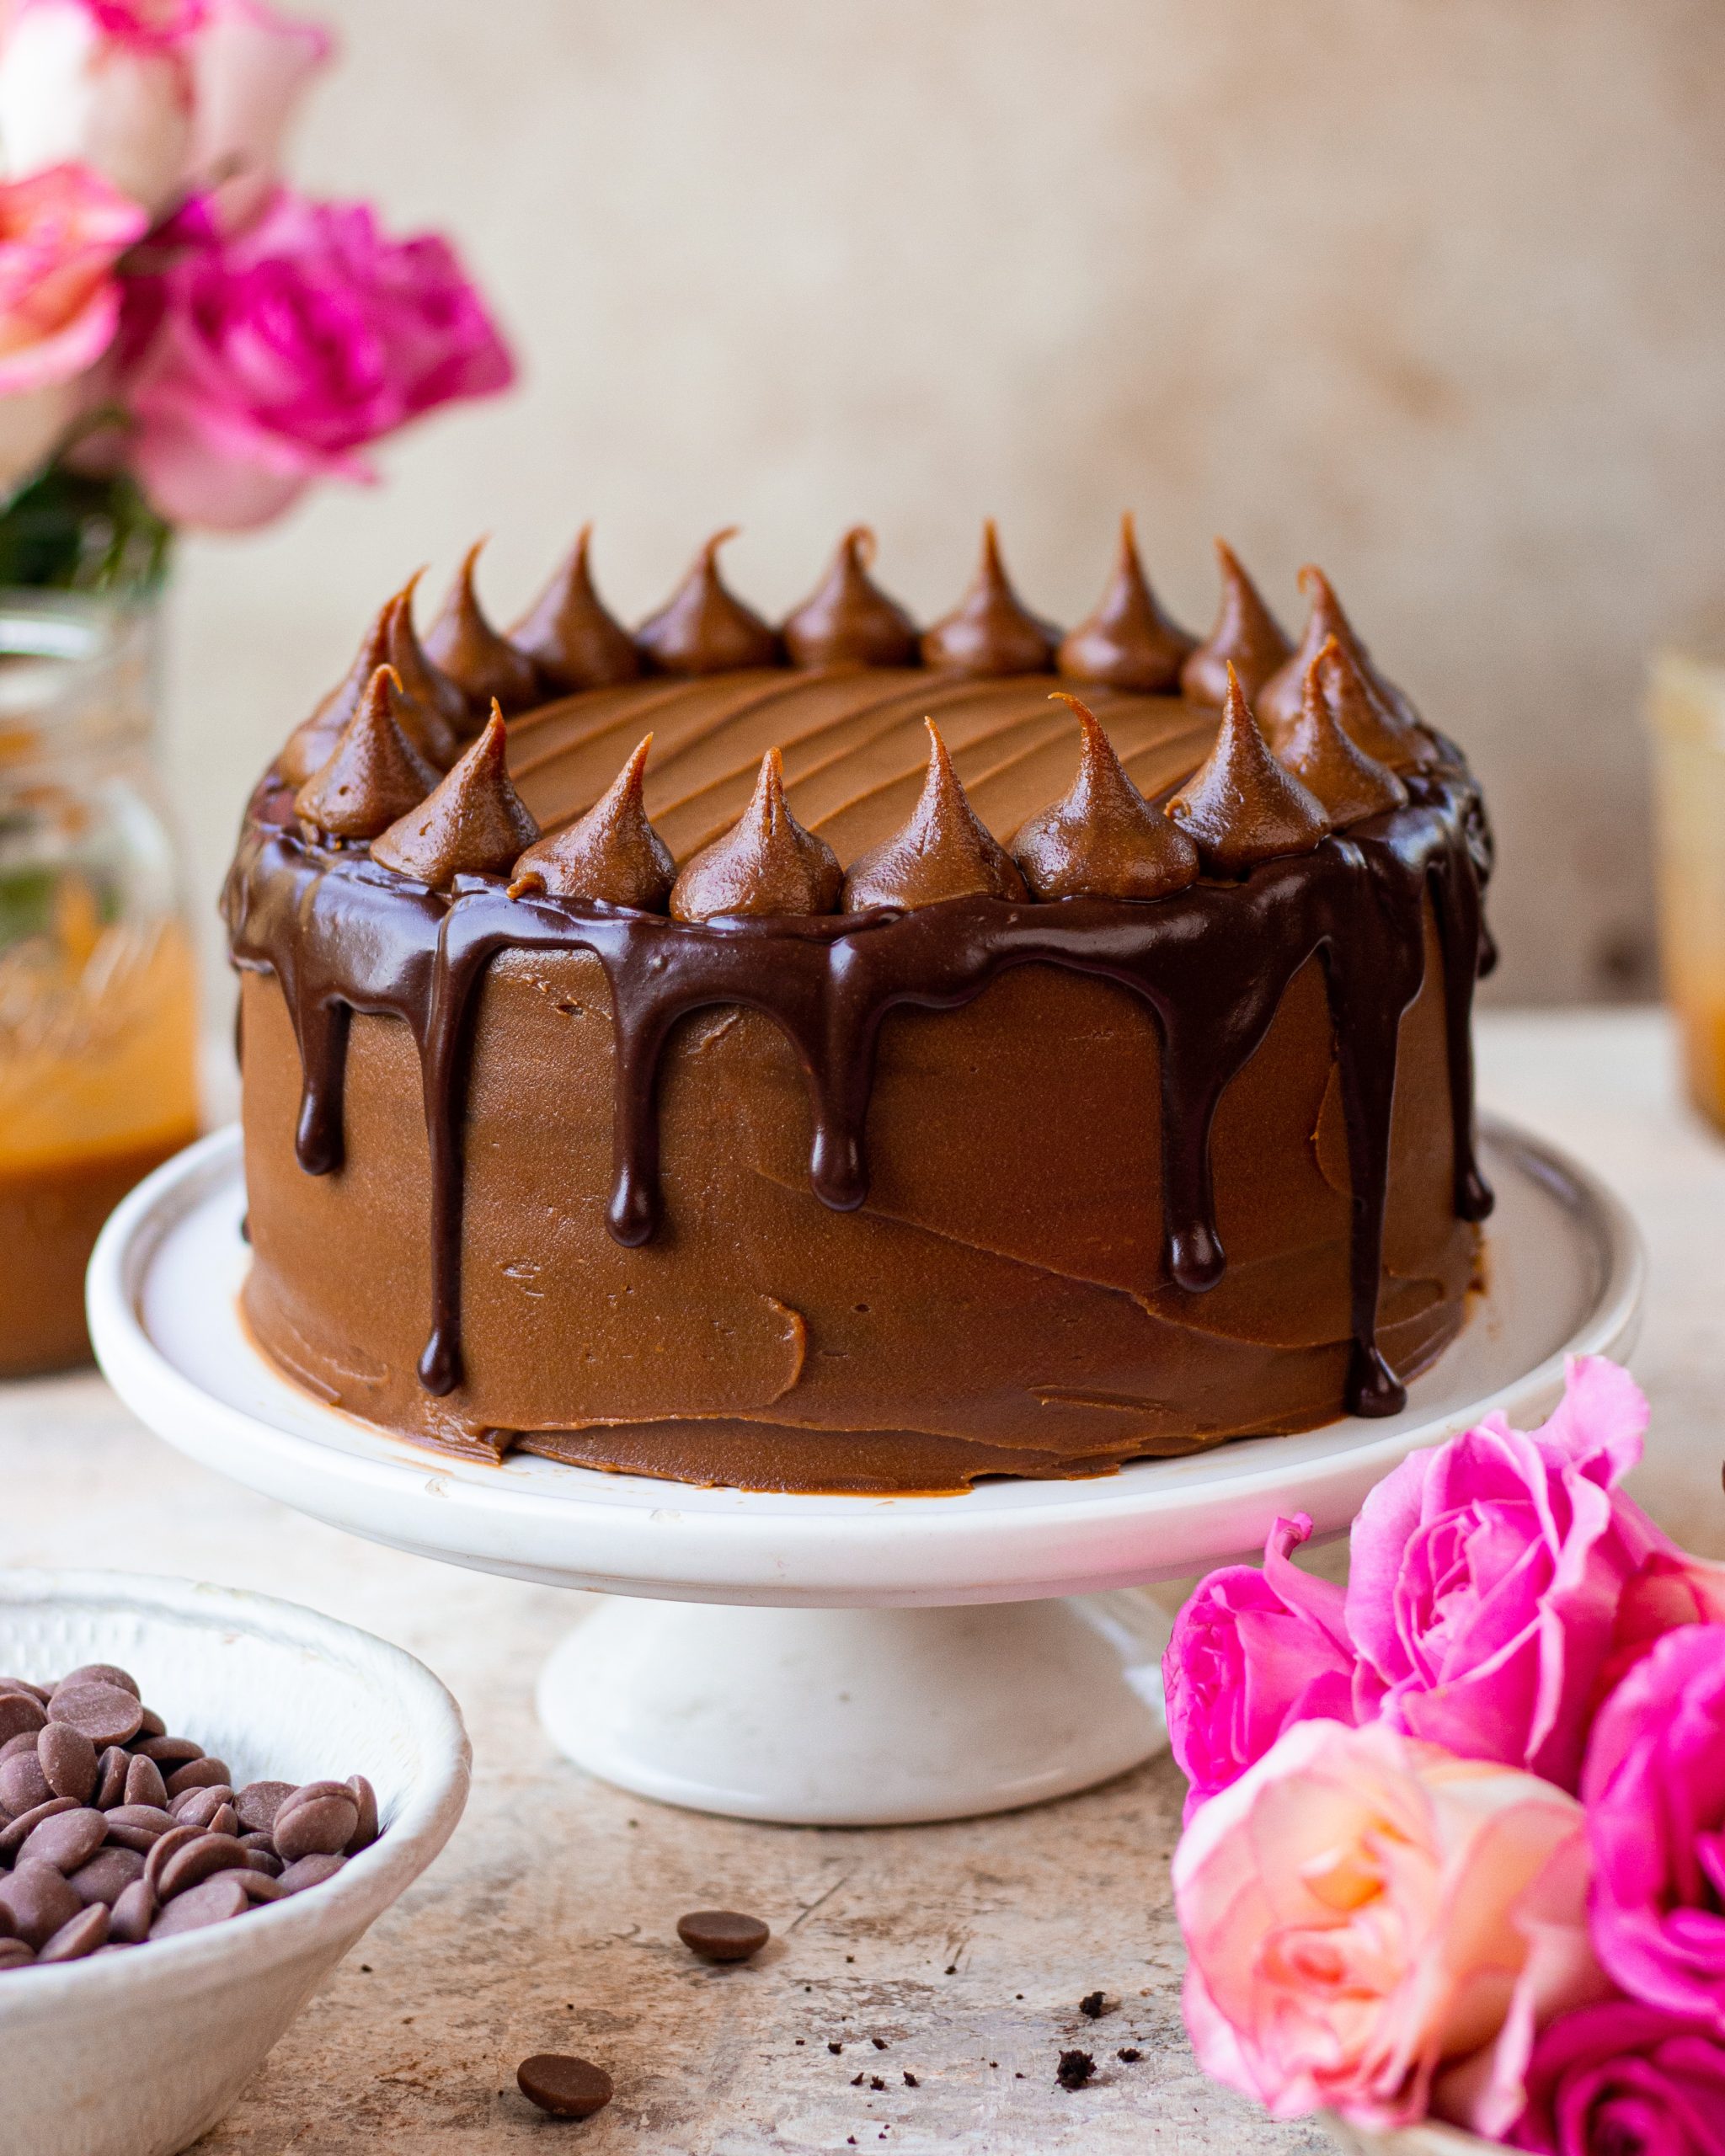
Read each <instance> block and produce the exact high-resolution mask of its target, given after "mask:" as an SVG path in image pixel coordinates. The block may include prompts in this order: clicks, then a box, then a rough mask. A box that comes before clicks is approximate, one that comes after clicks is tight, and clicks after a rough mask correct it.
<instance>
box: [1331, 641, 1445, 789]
mask: <svg viewBox="0 0 1725 2156" xmlns="http://www.w3.org/2000/svg"><path fill="white" fill-rule="evenodd" d="M1314 663H1315V664H1316V669H1317V678H1318V686H1320V687H1321V688H1322V691H1323V694H1324V702H1326V703H1327V705H1328V706H1329V707H1330V709H1331V710H1332V712H1334V713H1335V715H1336V720H1337V723H1338V725H1339V726H1340V727H1341V728H1342V731H1343V733H1344V734H1346V735H1347V736H1348V739H1349V740H1350V741H1351V742H1352V743H1353V744H1354V747H1355V748H1356V749H1358V750H1359V751H1360V752H1361V754H1362V755H1367V756H1370V757H1371V758H1372V760H1374V761H1375V762H1376V763H1380V764H1382V765H1383V766H1385V767H1386V769H1388V770H1390V771H1418V770H1419V769H1421V767H1422V766H1425V765H1429V764H1432V763H1435V762H1436V760H1437V756H1438V751H1437V746H1436V744H1435V743H1434V741H1433V740H1432V739H1431V737H1430V735H1429V734H1427V733H1426V732H1425V730H1424V729H1423V728H1422V727H1418V726H1413V725H1410V724H1409V723H1407V721H1406V720H1405V719H1403V718H1402V717H1401V716H1400V715H1399V714H1398V713H1397V712H1395V711H1394V710H1392V709H1391V707H1390V706H1389V705H1388V704H1386V702H1385V701H1384V699H1383V698H1382V696H1380V695H1379V694H1378V693H1377V691H1375V689H1374V687H1373V686H1372V684H1371V682H1370V680H1369V679H1368V678H1367V676H1366V675H1365V674H1364V673H1362V672H1361V670H1360V667H1359V660H1358V659H1356V658H1355V657H1354V654H1353V653H1352V652H1351V651H1349V650H1348V648H1347V646H1346V645H1345V644H1343V643H1341V642H1340V641H1339V640H1338V638H1335V637H1331V638H1328V639H1327V641H1326V643H1325V644H1324V647H1323V648H1322V650H1321V651H1320V652H1319V653H1318V655H1317V658H1316V661H1315V662H1314Z"/></svg>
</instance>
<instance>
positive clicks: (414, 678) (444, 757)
mask: <svg viewBox="0 0 1725 2156" xmlns="http://www.w3.org/2000/svg"><path fill="white" fill-rule="evenodd" d="M424 574H425V571H424V570H423V569H415V570H414V574H412V576H410V577H409V579H408V580H407V582H406V583H405V584H403V586H402V588H401V590H399V591H398V592H397V594H396V595H395V598H394V600H393V602H392V606H391V611H390V616H389V663H390V664H391V665H392V666H393V668H394V669H395V670H396V672H397V673H398V675H400V677H401V686H402V687H403V691H405V692H406V695H407V698H408V702H409V704H410V705H411V706H413V707H414V708H415V709H416V710H418V711H419V712H424V713H425V719H424V723H423V724H422V727H421V730H420V733H419V735H418V737H417V745H418V747H419V750H420V752H421V754H422V755H427V756H429V757H430V759H431V760H432V762H433V763H434V764H435V765H436V766H437V767H438V769H439V770H440V771H447V770H448V769H449V767H450V766H451V764H452V763H453V762H454V761H455V760H456V758H457V756H458V755H460V754H461V752H462V743H463V742H464V741H467V740H471V739H472V738H473V733H474V726H473V713H472V712H470V711H469V710H468V708H467V698H466V697H465V696H463V695H462V691H461V689H460V686H458V684H457V683H456V682H454V681H451V680H450V678H449V676H448V675H447V674H446V673H445V672H444V670H443V669H442V668H441V666H434V665H433V664H432V663H431V661H430V659H429V658H428V657H427V656H426V653H425V645H424V644H422V643H420V641H419V631H418V630H417V629H416V628H415V627H414V594H415V593H416V592H417V591H418V590H419V579H420V578H421V577H422V576H423V575H424Z"/></svg>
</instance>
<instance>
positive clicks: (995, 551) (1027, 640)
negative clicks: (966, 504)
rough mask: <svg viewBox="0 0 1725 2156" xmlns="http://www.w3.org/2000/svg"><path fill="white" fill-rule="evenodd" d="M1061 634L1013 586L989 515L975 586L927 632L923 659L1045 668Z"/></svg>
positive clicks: (978, 666) (959, 667)
mask: <svg viewBox="0 0 1725 2156" xmlns="http://www.w3.org/2000/svg"><path fill="white" fill-rule="evenodd" d="M1059 642H1060V631H1059V630H1058V629H1056V628H1054V627H1050V626H1049V623H1048V622H1039V621H1038V620H1037V618H1036V616H1035V615H1033V613H1032V612H1031V611H1029V609H1028V607H1027V606H1024V605H1023V602H1022V601H1021V600H1020V599H1019V597H1018V595H1017V592H1016V591H1014V590H1013V589H1012V584H1011V583H1010V581H1009V580H1008V579H1007V571H1006V565H1005V563H1003V562H1002V561H1001V542H1000V535H999V533H998V532H997V531H996V530H995V526H994V519H993V518H992V517H990V518H989V520H988V521H987V522H986V523H985V525H984V526H983V527H982V559H981V562H980V563H979V565H978V567H977V571H976V574H975V579H973V581H972V583H971V585H970V589H969V590H968V591H967V592H966V593H965V594H964V597H963V598H962V599H961V600H959V604H958V605H957V606H956V607H955V608H954V609H953V611H952V612H951V613H950V614H948V615H947V616H946V617H945V618H944V619H943V620H942V621H938V622H936V623H935V625H934V627H932V629H927V630H925V631H924V632H923V636H922V645H921V649H922V663H923V664H924V665H925V666H935V667H940V668H942V669H943V670H947V671H948V672H952V673H955V674H979V675H1001V674H1046V673H1048V672H1049V671H1050V670H1052V668H1053V665H1054V657H1055V646H1056V645H1057V644H1058V643H1059Z"/></svg>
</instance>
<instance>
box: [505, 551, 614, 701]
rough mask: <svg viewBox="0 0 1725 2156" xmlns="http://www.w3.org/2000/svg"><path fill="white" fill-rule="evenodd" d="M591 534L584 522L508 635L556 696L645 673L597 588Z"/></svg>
mask: <svg viewBox="0 0 1725 2156" xmlns="http://www.w3.org/2000/svg"><path fill="white" fill-rule="evenodd" d="M592 536H593V527H592V526H591V525H590V524H584V525H583V526H581V529H580V532H579V536H577V538H576V540H575V543H574V546H573V547H571V548H570V549H569V553H568V555H567V556H566V557H565V558H564V559H563V563H562V564H561V565H560V566H559V568H558V570H557V572H556V574H554V575H553V578H552V579H551V581H550V583H549V584H547V585H546V587H545V589H544V590H543V591H542V592H541V593H540V595H539V596H538V598H537V600H535V601H534V603H533V605H532V606H531V607H530V608H529V609H528V611H527V612H526V614H525V615H524V616H522V618H521V621H520V622H518V623H517V624H516V626H515V627H514V628H513V629H511V630H510V643H512V644H513V645H514V646H515V649H516V650H517V651H521V652H525V653H526V655H527V657H528V658H529V659H531V660H532V662H533V664H534V665H535V666H537V668H538V670H539V676H540V679H541V680H542V681H543V682H544V684H545V686H547V689H549V690H551V691H553V692H555V693H558V694H563V695H572V694H574V692H575V691H578V690H580V689H603V688H607V687H609V686H611V684H612V683H613V682H617V681H633V680H634V679H635V677H636V675H638V674H639V672H640V671H641V654H640V653H639V652H638V651H637V650H636V648H635V642H634V638H633V637H632V636H630V634H629V632H628V630H627V629H626V628H624V627H623V626H622V623H621V622H617V621H614V620H613V619H612V617H611V615H610V613H609V612H608V611H606V606H605V602H604V600H602V599H601V597H600V596H599V594H598V591H597V590H595V587H594V583H593V572H592V568H591V567H590V563H589V561H588V551H589V548H590V545H591V543H592Z"/></svg>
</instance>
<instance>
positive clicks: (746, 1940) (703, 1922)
mask: <svg viewBox="0 0 1725 2156" xmlns="http://www.w3.org/2000/svg"><path fill="white" fill-rule="evenodd" d="M677 1937H678V1938H679V1939H681V1940H682V1942H683V1944H684V1945H685V1946H686V1947H687V1948H688V1950H689V1951H690V1952H691V1953H692V1954H698V1955H699V1956H701V1958H702V1961H747V1960H748V1959H749V1958H750V1956H751V1955H755V1954H758V1953H759V1952H760V1951H761V1948H762V1947H763V1946H765V1945H766V1942H767V1940H769V1939H771V1938H772V1932H771V1931H770V1930H769V1929H768V1928H767V1927H766V1925H765V1924H762V1922H761V1919H760V1918H759V1917H745V1916H741V1915H740V1914H739V1913H737V1911H736V1910H734V1909H696V1910H695V1911H693V1912H692V1914H690V1915H688V1916H686V1917H679V1918H678V1919H677Z"/></svg>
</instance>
